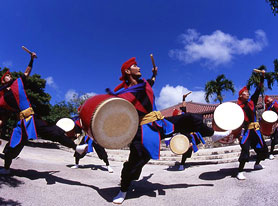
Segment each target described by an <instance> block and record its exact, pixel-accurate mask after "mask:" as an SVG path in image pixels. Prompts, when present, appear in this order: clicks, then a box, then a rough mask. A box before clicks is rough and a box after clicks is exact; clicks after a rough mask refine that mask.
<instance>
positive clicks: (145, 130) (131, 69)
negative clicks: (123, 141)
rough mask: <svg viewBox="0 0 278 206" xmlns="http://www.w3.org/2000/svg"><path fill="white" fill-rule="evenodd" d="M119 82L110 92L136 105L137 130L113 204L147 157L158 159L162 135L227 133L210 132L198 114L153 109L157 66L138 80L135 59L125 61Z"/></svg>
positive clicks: (164, 136)
mask: <svg viewBox="0 0 278 206" xmlns="http://www.w3.org/2000/svg"><path fill="white" fill-rule="evenodd" d="M121 73H122V76H121V78H120V80H121V81H122V83H121V84H120V85H118V86H117V87H116V88H115V90H114V91H116V93H113V92H112V91H111V90H109V89H108V90H107V91H108V92H109V93H110V94H114V95H115V96H118V97H121V98H124V99H126V100H128V101H130V102H131V103H132V104H133V105H134V106H135V108H136V110H137V112H138V114H139V119H140V125H139V127H138V130H137V133H136V135H135V137H134V138H133V140H132V142H131V143H130V146H129V147H130V154H129V158H128V161H127V162H125V163H124V166H123V169H122V174H121V189H120V192H119V193H118V195H117V196H116V197H115V198H114V199H113V202H114V203H116V204H121V203H122V202H123V201H124V200H125V197H126V193H127V191H128V188H129V186H130V184H131V181H133V180H137V179H138V178H139V177H140V174H141V172H142V169H143V167H144V165H145V164H147V163H148V161H149V160H150V159H159V154H160V153H159V152H160V141H161V138H166V137H167V136H169V135H172V134H173V133H174V132H175V133H183V134H184V133H190V132H195V131H196V132H197V131H199V132H200V133H201V134H202V135H203V136H213V135H215V136H223V137H225V136H227V135H228V134H229V133H230V131H227V132H214V131H213V129H211V128H209V127H207V125H205V124H204V123H203V119H202V116H199V115H195V114H189V113H187V114H182V115H177V116H172V117H167V118H164V117H163V116H162V115H161V113H160V112H159V111H156V106H155V99H154V98H155V97H154V94H153V90H152V86H153V84H154V81H155V76H156V74H157V68H153V76H152V78H151V79H148V80H145V79H141V76H142V75H141V72H140V68H139V67H138V66H137V63H136V61H135V58H134V57H133V58H131V59H129V60H128V61H126V62H125V63H124V64H123V65H122V68H121Z"/></svg>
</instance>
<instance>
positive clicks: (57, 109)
mask: <svg viewBox="0 0 278 206" xmlns="http://www.w3.org/2000/svg"><path fill="white" fill-rule="evenodd" d="M73 112H74V108H73V107H72V105H71V104H67V103H66V102H65V101H62V102H60V103H58V104H55V105H53V106H50V112H49V115H47V116H46V117H44V118H43V119H44V120H46V121H47V122H48V123H50V124H56V122H57V121H58V120H59V119H61V118H66V117H67V118H71V117H72V113H73Z"/></svg>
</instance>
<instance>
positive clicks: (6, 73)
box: [1, 70, 11, 84]
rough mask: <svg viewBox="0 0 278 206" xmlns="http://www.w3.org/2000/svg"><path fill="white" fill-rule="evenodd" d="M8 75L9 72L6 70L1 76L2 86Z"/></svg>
mask: <svg viewBox="0 0 278 206" xmlns="http://www.w3.org/2000/svg"><path fill="white" fill-rule="evenodd" d="M8 74H10V75H11V72H10V70H7V71H6V72H5V74H3V76H2V77H1V83H2V84H3V80H4V78H5V76H7V75H8Z"/></svg>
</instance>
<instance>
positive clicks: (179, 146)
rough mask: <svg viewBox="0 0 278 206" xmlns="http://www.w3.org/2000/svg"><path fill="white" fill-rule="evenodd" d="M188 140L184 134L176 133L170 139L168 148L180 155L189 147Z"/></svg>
mask: <svg viewBox="0 0 278 206" xmlns="http://www.w3.org/2000/svg"><path fill="white" fill-rule="evenodd" d="M189 145H190V143H189V140H188V138H187V137H186V136H185V135H182V134H177V135H175V136H174V137H172V138H171V140H170V145H169V147H170V149H171V151H172V152H173V153H175V154H177V155H182V154H184V153H185V152H187V150H188V149H189Z"/></svg>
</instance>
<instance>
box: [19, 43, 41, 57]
mask: <svg viewBox="0 0 278 206" xmlns="http://www.w3.org/2000/svg"><path fill="white" fill-rule="evenodd" d="M22 49H23V50H24V51H26V52H27V53H29V54H31V55H32V52H31V51H30V50H29V49H27V48H26V47H25V46H22ZM35 58H38V57H37V56H36V57H35Z"/></svg>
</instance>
